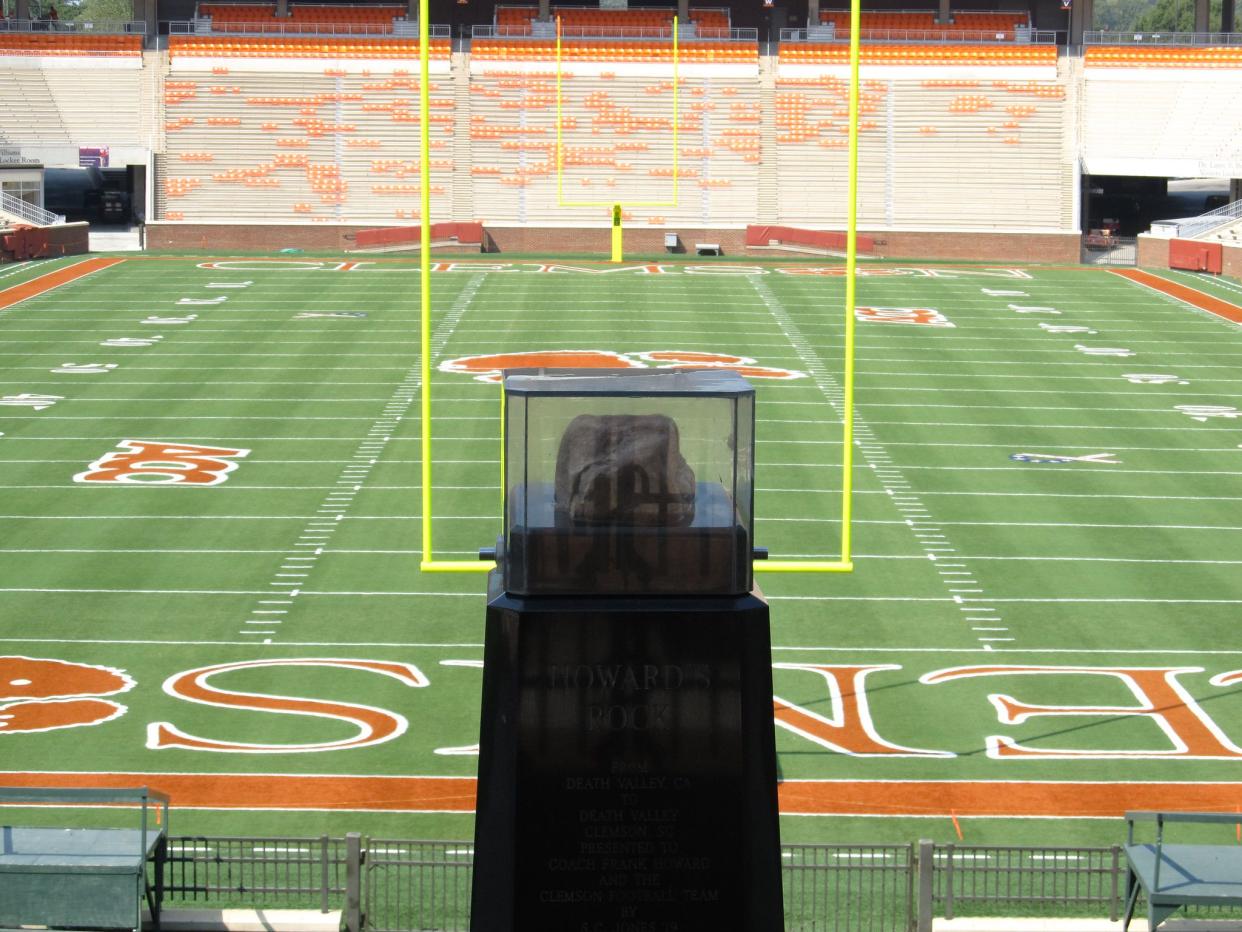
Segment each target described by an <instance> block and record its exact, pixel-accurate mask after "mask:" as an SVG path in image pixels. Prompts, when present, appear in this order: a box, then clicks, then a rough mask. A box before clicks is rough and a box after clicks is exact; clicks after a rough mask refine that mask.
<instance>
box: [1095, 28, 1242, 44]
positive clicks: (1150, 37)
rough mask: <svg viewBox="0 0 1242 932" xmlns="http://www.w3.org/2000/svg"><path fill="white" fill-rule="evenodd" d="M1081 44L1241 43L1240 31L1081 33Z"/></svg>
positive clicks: (1241, 34) (1241, 33)
mask: <svg viewBox="0 0 1242 932" xmlns="http://www.w3.org/2000/svg"><path fill="white" fill-rule="evenodd" d="M1082 44H1083V45H1242V32H1101V31H1092V32H1084V33H1083V34H1082Z"/></svg>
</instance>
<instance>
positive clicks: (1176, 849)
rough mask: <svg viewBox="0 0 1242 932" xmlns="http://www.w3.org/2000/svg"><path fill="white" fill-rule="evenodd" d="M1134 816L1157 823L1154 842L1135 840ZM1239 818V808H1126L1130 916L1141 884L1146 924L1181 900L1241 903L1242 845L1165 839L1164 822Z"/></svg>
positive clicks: (1126, 926)
mask: <svg viewBox="0 0 1242 932" xmlns="http://www.w3.org/2000/svg"><path fill="white" fill-rule="evenodd" d="M1139 822H1154V823H1155V824H1156V840H1155V842H1154V843H1140V842H1136V841H1135V837H1134V836H1135V831H1134V827H1135V824H1136V823H1139ZM1187 822H1194V823H1216V824H1222V825H1238V824H1242V814H1238V813H1222V812H1127V813H1126V825H1127V829H1126V862H1127V864H1128V871H1127V873H1126V914H1125V918H1124V920H1123V922H1122V926H1121V928H1122V930H1123V932H1124V930H1126V929H1129V927H1130V919H1131V918H1132V917H1133V915H1134V907H1135V904H1136V903H1137V901H1138V895H1139V891H1140V890H1141V891H1142V892H1143V894H1144V896H1145V897H1146V898H1147V928H1148V929H1155V928H1156V927H1157V926H1158V925H1160V923H1162V922H1164V920H1166V919H1168V918H1169V916H1171V915H1173V913H1175V912H1177V911H1178V910H1179V909H1181V908H1182V907H1183V906H1190V905H1197V906H1242V846H1240V845H1237V844H1228V845H1211V844H1185V843H1181V844H1166V843H1165V840H1164V826H1165V824H1166V823H1169V824H1172V823H1187Z"/></svg>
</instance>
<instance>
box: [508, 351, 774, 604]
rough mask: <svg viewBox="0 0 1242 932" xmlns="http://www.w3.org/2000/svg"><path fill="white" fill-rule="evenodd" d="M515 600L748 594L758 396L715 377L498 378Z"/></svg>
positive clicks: (632, 372)
mask: <svg viewBox="0 0 1242 932" xmlns="http://www.w3.org/2000/svg"><path fill="white" fill-rule="evenodd" d="M504 394H505V423H504V427H505V442H504V451H505V527H504V537H503V539H502V541H501V543H500V547H499V548H498V552H497V562H498V564H499V566H500V568H501V571H502V573H503V577H504V588H505V590H506V591H507V592H509V593H511V594H514V595H620V596H626V595H635V596H637V595H674V596H675V595H687V596H690V595H693V596H702V595H734V594H739V593H745V592H749V591H750V589H751V582H752V571H751V558H752V549H753V539H754V538H753V530H754V517H753V514H754V445H755V392H754V388H753V387H752V386H751V385H750V384H749V383H748V382H747V381H746V380H745V379H744V378H742V376H740V375H739V374H737V373H736V372H732V371H729V370H725V369H694V370H670V369H628V370H627V369H520V370H510V371H508V372H506V373H505V378H504Z"/></svg>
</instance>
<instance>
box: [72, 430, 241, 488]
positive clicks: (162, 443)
mask: <svg viewBox="0 0 1242 932" xmlns="http://www.w3.org/2000/svg"><path fill="white" fill-rule="evenodd" d="M118 446H119V447H120V449H119V450H113V451H112V452H110V453H105V454H104V455H103V456H101V457H100V458H99V459H97V460H95V462H93V463H91V464H90V465H89V466H88V467H87V468H86V471H85V472H80V473H78V474H77V475H76V476H74V477H73V481H74V482H121V483H128V484H133V485H138V484H142V485H173V484H178V485H219V484H220V483H221V482H223V481H224V480H225V479H226V478H228V474H229V473H230V472H232V471H233V470H234V469H236V468H237V464H236V463H234V462H231V460H230V458H231V457H243V456H246V455H247V454H248V453H249V452H250V451H249V450H238V449H234V448H232V447H203V446H198V445H197V444H193V443H175V442H169V441H166V440H122V441H121V442H120V443H119V444H118Z"/></svg>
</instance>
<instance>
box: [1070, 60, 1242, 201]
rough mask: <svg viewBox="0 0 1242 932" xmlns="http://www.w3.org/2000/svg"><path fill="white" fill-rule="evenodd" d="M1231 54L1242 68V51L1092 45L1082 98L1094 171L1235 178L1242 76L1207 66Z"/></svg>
mask: <svg viewBox="0 0 1242 932" xmlns="http://www.w3.org/2000/svg"><path fill="white" fill-rule="evenodd" d="M1196 52H1198V53H1202V54H1199V55H1197V54H1195V53H1196ZM1136 53H1138V54H1136ZM1228 53H1232V54H1233V56H1234V57H1235V58H1236V59H1237V60H1238V61H1239V63H1240V67H1242V57H1238V56H1240V55H1242V49H1237V50H1234V49H1225V48H1220V49H1206V48H1205V49H1199V50H1191V49H1178V48H1164V49H1155V48H1152V49H1146V48H1144V49H1137V50H1135V49H1126V50H1121V49H1113V48H1111V47H1095V46H1089V47H1088V48H1087V55H1086V60H1085V63H1084V68H1083V72H1082V73H1083V81H1082V94H1081V99H1080V108H1081V112H1082V126H1083V129H1082V142H1081V146H1082V153H1083V159H1084V162H1085V164H1086V165H1087V167H1088V170H1089V171H1092V172H1095V173H1098V174H1119V175H1127V174H1136V175H1155V176H1157V177H1160V176H1163V177H1204V176H1207V177H1212V176H1216V175H1221V176H1231V175H1232V174H1233V173H1234V172H1235V171H1236V170H1237V168H1238V166H1239V162H1242V70H1239V68H1234V69H1226V68H1219V67H1214V66H1212V65H1211V64H1208V65H1206V66H1205V64H1204V62H1209V63H1210V62H1212V61H1216V60H1218V59H1219V58H1222V57H1224V56H1225V55H1226V54H1228ZM1131 55H1134V57H1129V56H1131ZM1175 58H1185V59H1186V61H1176V60H1174V59H1175Z"/></svg>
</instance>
